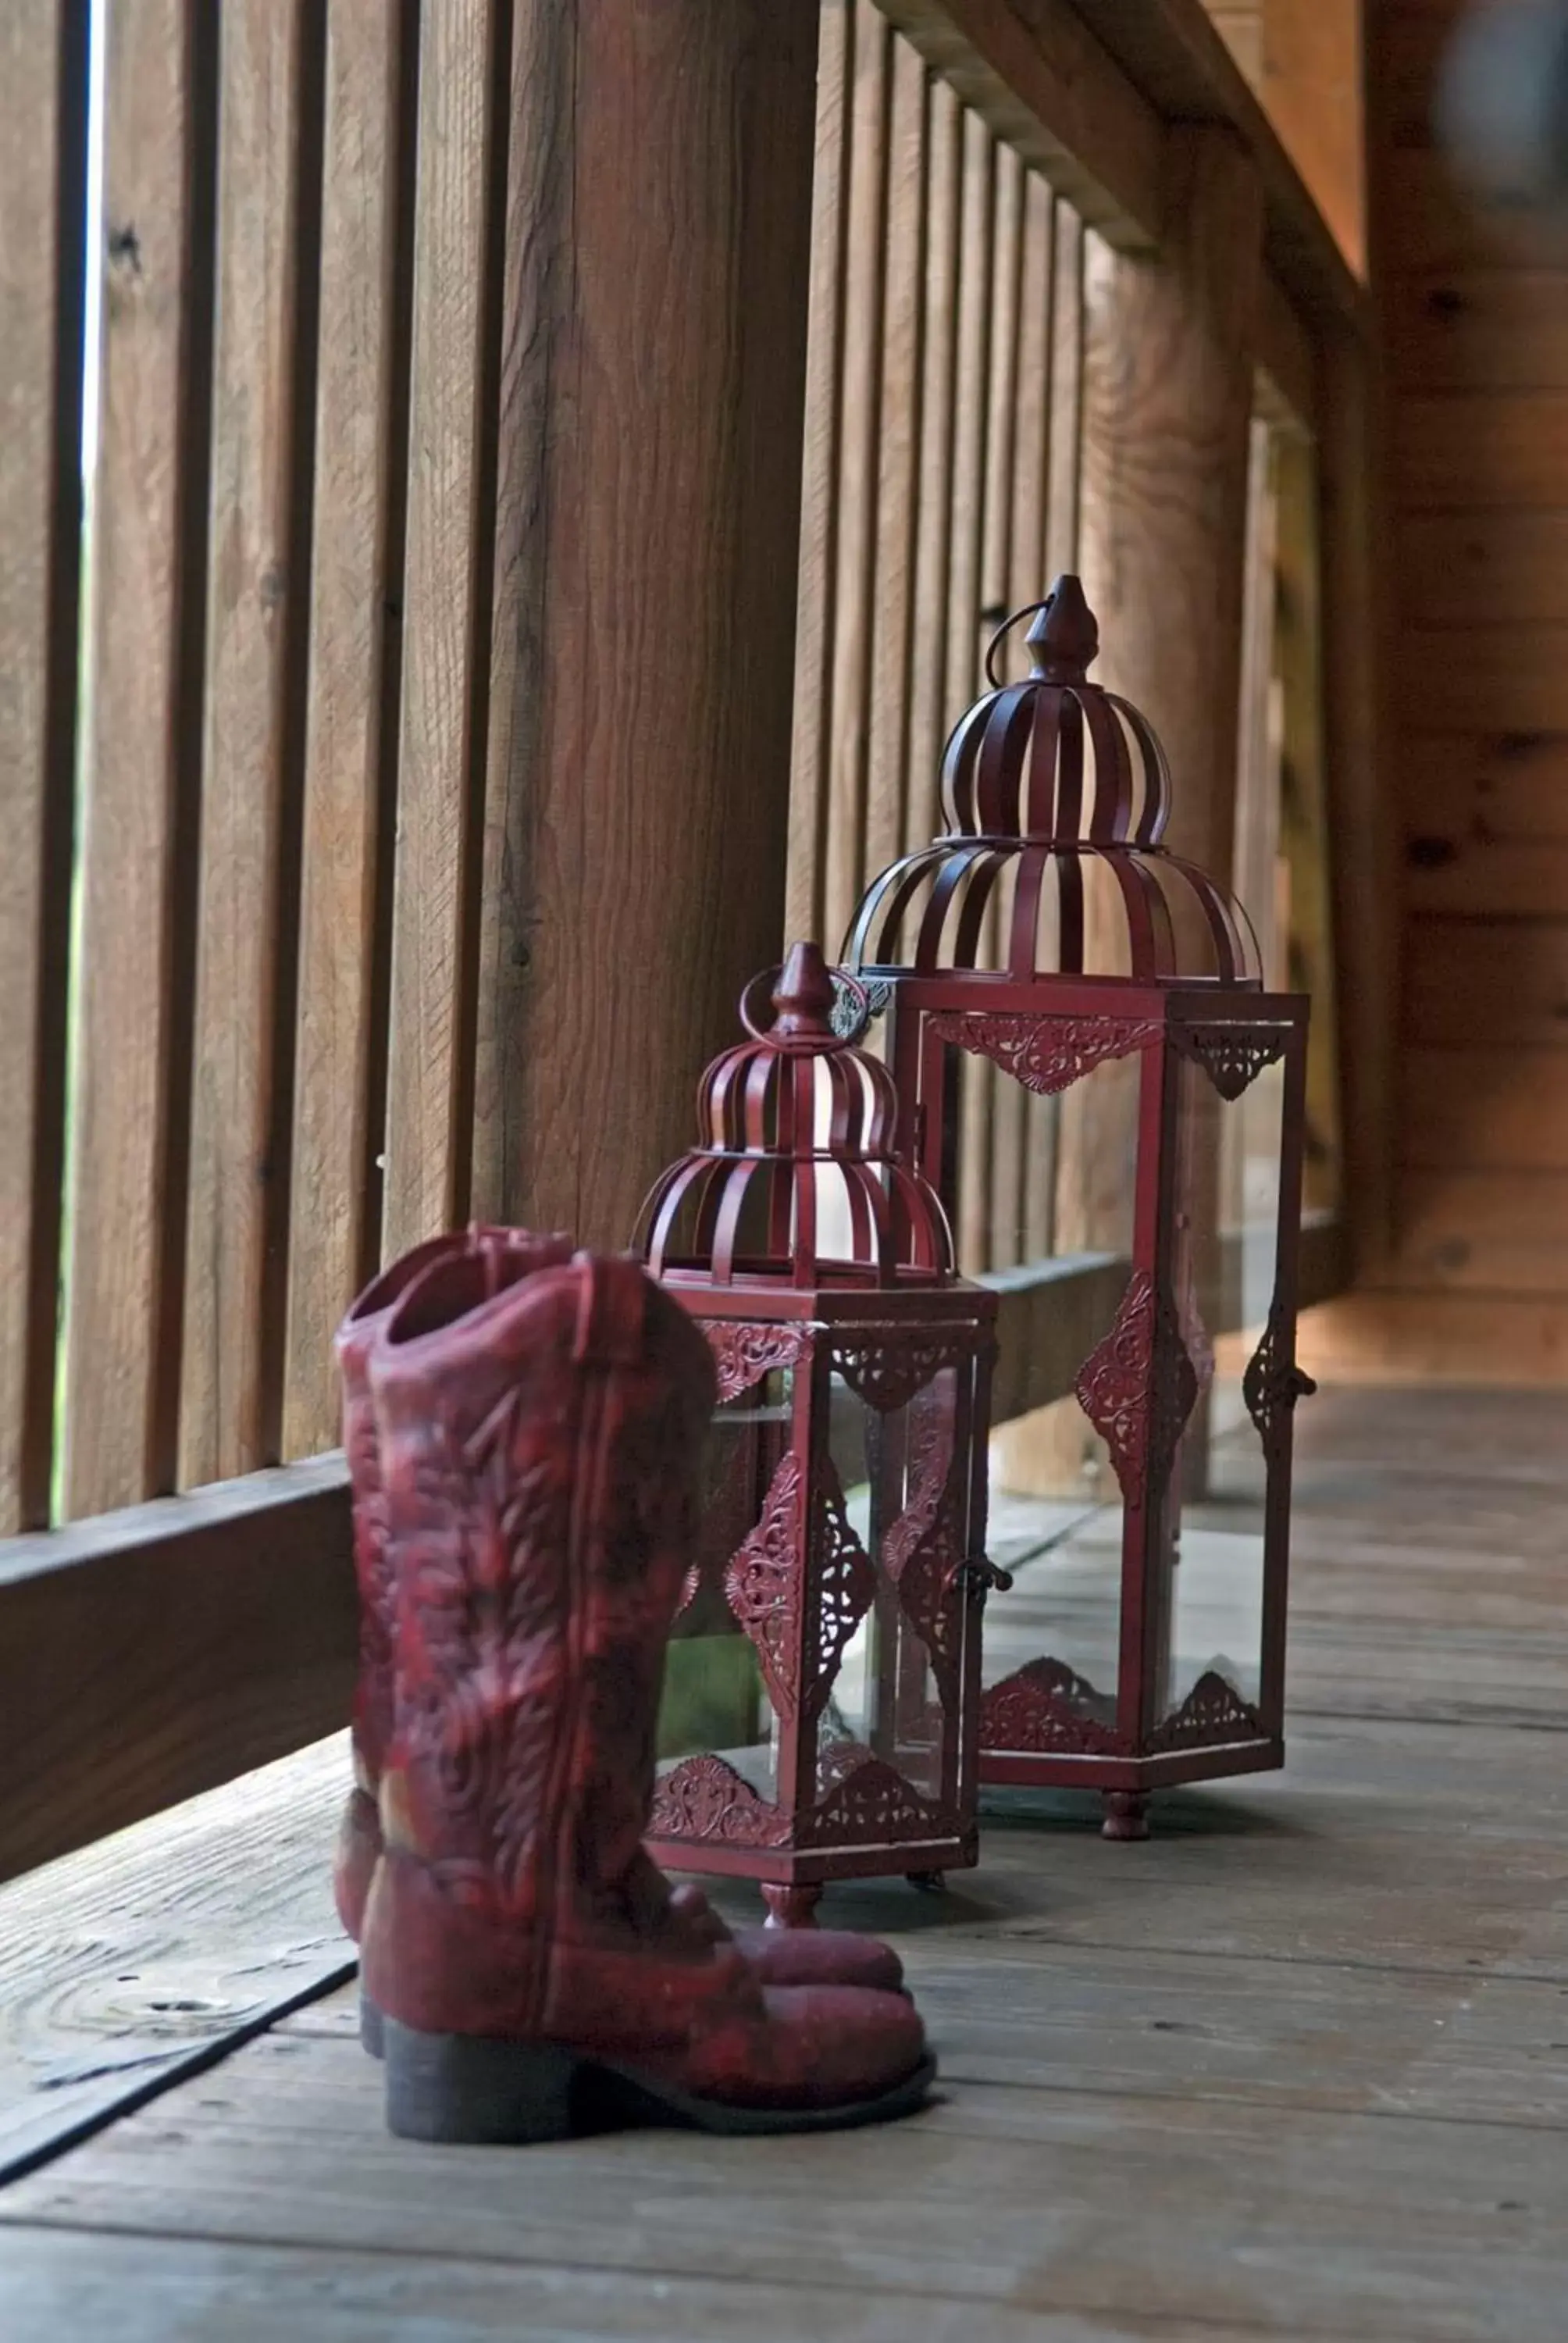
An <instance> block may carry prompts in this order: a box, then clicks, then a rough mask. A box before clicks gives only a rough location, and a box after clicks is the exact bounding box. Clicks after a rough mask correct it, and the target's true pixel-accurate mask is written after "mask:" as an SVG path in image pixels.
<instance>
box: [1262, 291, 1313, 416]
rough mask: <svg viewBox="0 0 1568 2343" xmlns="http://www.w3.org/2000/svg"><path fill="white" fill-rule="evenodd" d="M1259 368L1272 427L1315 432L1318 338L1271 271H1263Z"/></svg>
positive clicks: (1266, 409)
mask: <svg viewBox="0 0 1568 2343" xmlns="http://www.w3.org/2000/svg"><path fill="white" fill-rule="evenodd" d="M1256 347H1257V354H1258V365H1259V367H1260V368H1261V374H1262V380H1261V386H1260V387H1261V404H1262V407H1263V411H1264V413H1265V414H1266V415H1267V416H1268V418H1269V420H1270V422H1271V423H1278V424H1282V425H1283V426H1284V427H1285V428H1286V429H1293V430H1297V431H1305V432H1308V433H1311V432H1314V431H1315V430H1316V429H1317V419H1318V362H1317V354H1316V351H1315V349H1314V347H1313V344H1312V334H1311V332H1310V330H1309V329H1308V327H1305V326H1304V325H1303V324H1302V320H1301V317H1299V316H1298V314H1297V311H1296V308H1295V306H1294V304H1293V303H1292V300H1291V297H1290V296H1289V294H1288V293H1286V292H1285V290H1284V288H1283V287H1282V285H1281V283H1280V280H1279V278H1278V277H1276V276H1275V275H1274V273H1273V271H1272V270H1271V269H1268V268H1265V270H1264V271H1263V282H1262V286H1261V290H1260V293H1259V298H1258V328H1257V343H1256Z"/></svg>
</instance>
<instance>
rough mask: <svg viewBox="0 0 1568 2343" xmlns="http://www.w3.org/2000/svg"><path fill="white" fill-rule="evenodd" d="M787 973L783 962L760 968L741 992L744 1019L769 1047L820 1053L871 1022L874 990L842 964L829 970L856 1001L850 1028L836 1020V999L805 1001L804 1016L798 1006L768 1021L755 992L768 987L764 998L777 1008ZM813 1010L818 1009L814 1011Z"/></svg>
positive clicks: (794, 1054) (786, 1052) (794, 1053)
mask: <svg viewBox="0 0 1568 2343" xmlns="http://www.w3.org/2000/svg"><path fill="white" fill-rule="evenodd" d="M783 973H784V970H783V965H782V963H779V964H777V965H775V966H774V967H772V968H764V969H759V970H758V972H757V974H756V975H755V976H754V977H753V978H752V979H751V981H750V982H749V984H748V986H747V987H746V990H745V991H744V992H743V993H742V994H741V996H740V1011H739V1014H740V1022H741V1024H742V1025H743V1026H744V1027H745V1028H746V1031H748V1033H749V1034H750V1036H751V1038H752V1040H753V1041H760V1042H762V1043H763V1045H764V1046H765V1047H766V1048H768V1049H769V1050H777V1051H779V1054H780V1056H782V1057H790V1058H809V1057H817V1056H820V1055H822V1054H823V1053H824V1052H825V1051H829V1050H831V1049H832V1048H833V1047H834V1046H835V1045H836V1044H838V1043H839V1042H841V1041H847V1040H850V1039H853V1038H854V1036H855V1035H857V1034H859V1033H861V1032H863V1031H865V1029H866V1027H867V1025H869V1022H870V1018H871V1000H870V994H869V991H868V990H867V989H866V987H865V986H864V985H863V984H862V983H861V982H860V981H859V978H858V977H853V976H850V975H849V973H848V971H847V970H844V969H839V968H835V969H829V970H828V971H827V973H828V976H829V982H830V984H831V986H832V988H833V990H834V991H835V992H837V993H847V994H848V995H849V999H850V1001H852V1002H853V1004H854V1007H855V1011H856V1017H855V1022H854V1025H853V1027H852V1028H851V1029H850V1031H849V1032H845V1031H842V1030H841V1029H840V1027H839V1024H838V1023H837V1022H836V1021H835V1003H834V1002H832V1001H827V1002H822V1003H819V1002H817V1001H805V1002H802V1004H801V1007H802V1008H804V1009H805V1010H806V1012H807V1013H806V1014H805V1015H804V1016H802V1015H800V1012H799V1010H794V1011H787V1012H786V1014H785V1016H783V1017H777V1016H776V1017H775V1018H774V1019H773V1020H772V1021H770V1022H768V1023H764V1022H763V1018H762V1012H761V1010H760V1008H759V1007H758V1006H757V1005H755V996H756V994H757V993H758V991H759V989H761V988H763V987H766V992H765V994H764V999H765V1000H766V1001H767V1004H768V1006H769V1008H776V1007H777V1005H778V1004H777V1002H776V1000H775V994H776V992H777V990H778V985H779V979H780V977H781V976H782V975H783ZM813 1011H816V1012H818V1013H816V1014H813V1013H812V1012H813Z"/></svg>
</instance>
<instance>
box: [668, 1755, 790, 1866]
mask: <svg viewBox="0 0 1568 2343" xmlns="http://www.w3.org/2000/svg"><path fill="white" fill-rule="evenodd" d="M648 1836H649V1838H654V1839H660V1838H669V1839H682V1838H690V1839H720V1840H722V1841H723V1842H724V1843H725V1845H729V1846H781V1845H783V1844H784V1842H785V1840H786V1839H787V1838H788V1837H789V1815H787V1814H785V1813H783V1812H782V1811H781V1809H780V1808H779V1807H778V1806H772V1805H769V1803H768V1801H767V1799H766V1798H763V1797H759V1795H758V1794H757V1792H756V1791H755V1790H754V1789H753V1788H752V1786H751V1785H750V1783H749V1781H747V1779H746V1777H745V1776H744V1775H741V1774H738V1773H737V1772H736V1770H735V1768H734V1766H733V1765H728V1764H726V1762H725V1760H724V1759H723V1758H722V1757H714V1756H711V1755H709V1756H703V1757H688V1758H687V1759H686V1760H685V1761H684V1762H683V1763H682V1764H681V1765H677V1766H675V1767H674V1768H673V1769H672V1770H671V1771H670V1772H669V1773H668V1774H667V1775H665V1776H664V1779H663V1780H662V1781H661V1782H660V1783H659V1784H658V1788H657V1790H656V1791H655V1793H654V1800H653V1812H652V1814H651V1815H650V1816H649V1818H648Z"/></svg>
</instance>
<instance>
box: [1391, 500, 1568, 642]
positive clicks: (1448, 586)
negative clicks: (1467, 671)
mask: <svg viewBox="0 0 1568 2343" xmlns="http://www.w3.org/2000/svg"><path fill="white" fill-rule="evenodd" d="M1398 580H1399V604H1400V612H1401V616H1402V618H1403V619H1404V621H1405V623H1406V624H1407V625H1409V626H1411V627H1419V628H1433V627H1462V628H1467V629H1468V628H1473V627H1475V626H1476V625H1477V622H1478V621H1481V622H1482V623H1484V625H1486V626H1487V627H1489V628H1490V627H1525V628H1532V627H1542V626H1548V625H1551V626H1562V625H1563V624H1565V623H1568V513H1563V512H1554V511H1533V510H1531V509H1529V508H1520V507H1507V508H1502V509H1499V510H1493V511H1483V512H1448V513H1420V512H1407V513H1405V514H1403V515H1402V516H1401V518H1400V523H1399V538H1398ZM1483 613H1484V618H1483Z"/></svg>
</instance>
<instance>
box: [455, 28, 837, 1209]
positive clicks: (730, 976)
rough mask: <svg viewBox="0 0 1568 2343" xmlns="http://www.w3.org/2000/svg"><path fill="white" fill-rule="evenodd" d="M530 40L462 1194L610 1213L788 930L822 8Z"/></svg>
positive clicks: (680, 1131) (623, 1205)
mask: <svg viewBox="0 0 1568 2343" xmlns="http://www.w3.org/2000/svg"><path fill="white" fill-rule="evenodd" d="M514 42H515V46H514V60H513V93H514V96H513V109H512V117H511V125H510V130H511V154H510V157H509V163H508V190H507V212H508V219H507V236H508V255H507V297H508V317H507V319H506V327H505V333H504V340H503V350H502V369H501V444H500V447H499V450H498V540H497V565H496V596H497V613H496V626H495V635H494V641H495V652H494V675H493V681H492V690H491V743H490V755H489V766H488V784H487V805H486V818H485V841H484V872H483V894H482V902H481V909H480V922H479V1001H478V1061H477V1079H476V1113H475V1150H474V1183H473V1184H474V1193H473V1205H474V1209H475V1210H476V1211H477V1212H483V1213H487V1214H492V1213H498V1214H503V1215H505V1216H506V1217H508V1218H509V1219H518V1220H526V1221H531V1222H534V1223H536V1224H538V1225H542V1226H551V1225H555V1226H559V1227H564V1228H569V1229H570V1230H572V1231H573V1232H575V1233H576V1234H577V1235H578V1236H579V1237H580V1238H582V1239H583V1240H584V1241H591V1242H598V1243H601V1244H616V1245H620V1244H624V1243H625V1242H626V1241H627V1238H628V1234H629V1232H630V1229H631V1225H632V1222H633V1219H634V1216H635V1214H636V1212H637V1208H638V1203H639V1202H640V1200H641V1197H642V1194H643V1192H644V1190H645V1188H646V1186H647V1184H648V1182H649V1180H650V1179H651V1177H652V1175H653V1174H654V1173H655V1172H657V1171H658V1168H659V1166H660V1164H661V1163H662V1162H663V1161H666V1160H667V1159H668V1157H669V1156H671V1155H672V1154H674V1153H676V1152H678V1151H679V1149H681V1148H682V1147H684V1146H685V1145H687V1144H688V1143H689V1137H690V1131H691V1118H692V1097H693V1091H694V1086H695V1082H696V1080H697V1077H698V1075H699V1072H700V1071H701V1068H702V1065H703V1063H704V1061H705V1060H706V1059H707V1058H708V1057H709V1055H710V1054H711V1053H712V1052H713V1051H715V1050H716V1049H717V1048H719V1046H721V1045H722V1044H723V1043H724V1042H725V1041H726V1040H727V1039H729V1037H730V1036H731V1035H732V1034H733V1033H734V1032H735V1030H736V1028H735V1002H736V997H737V995H738V993H739V990H740V987H741V984H742V983H743V981H744V980H745V979H746V978H747V977H748V976H749V975H750V974H751V973H752V972H753V971H754V970H757V969H758V968H759V967H761V966H763V965H765V964H767V963H768V962H769V961H772V960H777V959H778V958H779V945H780V939H781V930H782V916H783V876H784V866H785V840H786V831H787V825H788V809H789V754H790V712H791V696H792V683H793V667H794V649H793V647H794V626H795V597H796V574H797V553H798V545H799V506H800V465H801V421H802V413H803V386H804V371H805V342H806V317H807V306H808V291H809V286H808V279H809V226H810V209H811V166H812V148H813V124H814V107H815V75H816V62H817V11H816V10H815V9H814V8H803V7H801V8H797V7H786V8H781V7H779V6H778V5H776V0H727V5H725V6H723V7H719V8H716V7H714V6H713V5H711V0H569V5H561V0H518V7H517V11H516V22H515V32H514Z"/></svg>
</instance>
